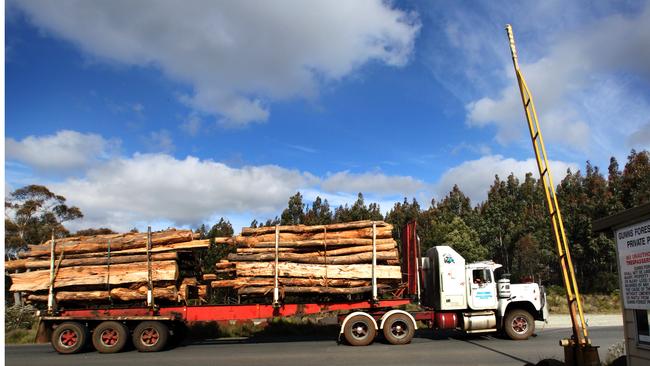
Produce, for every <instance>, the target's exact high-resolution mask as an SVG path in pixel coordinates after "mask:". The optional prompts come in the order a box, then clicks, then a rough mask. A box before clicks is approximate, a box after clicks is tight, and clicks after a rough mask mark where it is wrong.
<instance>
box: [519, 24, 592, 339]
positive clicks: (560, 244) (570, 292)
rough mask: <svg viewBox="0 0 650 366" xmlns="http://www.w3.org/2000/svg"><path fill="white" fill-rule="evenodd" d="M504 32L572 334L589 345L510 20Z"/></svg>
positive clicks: (540, 136)
mask: <svg viewBox="0 0 650 366" xmlns="http://www.w3.org/2000/svg"><path fill="white" fill-rule="evenodd" d="M506 32H507V33H508V40H509V41H510V52H511V53H512V63H513V64H514V67H515V74H516V75H517V83H518V84H519V91H520V92H521V101H522V103H523V104H524V112H525V113H526V120H527V121H528V130H529V131H530V138H531V141H532V143H533V150H535V159H536V160H537V168H538V169H539V176H540V180H541V181H542V183H543V185H544V193H545V196H546V206H547V207H548V211H549V214H550V216H551V223H552V227H553V234H554V237H555V243H556V244H557V252H558V255H559V258H560V266H561V268H562V278H563V280H564V287H565V288H566V296H567V301H568V304H569V312H570V314H571V323H572V325H573V337H574V340H575V342H577V344H578V345H580V346H585V345H589V344H590V341H589V334H588V331H587V325H586V323H585V316H584V313H583V312H582V301H581V300H580V292H579V291H578V282H577V281H576V277H575V271H574V270H573V262H572V261H571V253H570V252H569V241H568V240H567V238H566V233H565V231H564V224H563V223H562V214H561V213H560V205H559V204H558V201H557V197H556V195H555V185H554V184H553V177H552V175H551V170H550V166H549V164H548V158H547V156H546V148H545V147H544V139H543V138H542V131H541V130H540V128H539V122H538V120H537V112H536V111H535V103H533V96H532V94H531V93H530V90H529V89H528V86H527V85H526V81H525V80H524V76H523V75H522V73H521V70H520V69H519V62H518V60H517V49H516V48H515V38H514V35H513V33H512V27H511V26H510V24H508V25H506Z"/></svg>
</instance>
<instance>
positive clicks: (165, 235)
mask: <svg viewBox="0 0 650 366" xmlns="http://www.w3.org/2000/svg"><path fill="white" fill-rule="evenodd" d="M193 238H194V235H193V233H192V231H191V230H167V231H161V232H155V233H152V234H151V244H152V247H157V246H161V245H167V244H174V243H181V242H188V241H192V240H193ZM109 240H110V242H111V251H120V250H126V249H135V248H146V245H147V234H146V233H126V234H110V235H96V236H78V237H70V238H63V239H57V240H56V241H55V248H54V251H55V253H56V254H60V253H61V251H64V252H65V253H69V254H78V253H91V252H104V253H105V252H107V250H108V241H109ZM29 249H30V250H29V251H28V252H26V253H22V254H23V256H24V257H37V256H44V255H47V256H49V255H50V248H49V243H43V244H42V245H33V246H30V247H29Z"/></svg>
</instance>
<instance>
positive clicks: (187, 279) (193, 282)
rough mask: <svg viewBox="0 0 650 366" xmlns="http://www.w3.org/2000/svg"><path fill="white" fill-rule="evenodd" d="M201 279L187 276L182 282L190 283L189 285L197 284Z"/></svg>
mask: <svg viewBox="0 0 650 366" xmlns="http://www.w3.org/2000/svg"><path fill="white" fill-rule="evenodd" d="M198 283H199V281H197V280H196V277H186V278H183V281H182V282H181V284H184V285H188V286H196V285H198Z"/></svg>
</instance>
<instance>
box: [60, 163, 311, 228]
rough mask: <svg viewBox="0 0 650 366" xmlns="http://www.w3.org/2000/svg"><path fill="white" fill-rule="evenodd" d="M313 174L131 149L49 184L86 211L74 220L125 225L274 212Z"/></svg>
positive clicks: (83, 223)
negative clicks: (126, 154)
mask: <svg viewBox="0 0 650 366" xmlns="http://www.w3.org/2000/svg"><path fill="white" fill-rule="evenodd" d="M313 179H314V178H313V177H312V176H311V175H310V174H308V173H301V172H299V171H296V170H289V169H284V168H281V167H278V166H273V165H266V166H250V167H243V168H240V169H235V168H231V167H229V166H227V165H225V164H222V163H217V162H214V161H210V160H200V159H197V158H195V157H187V158H185V159H183V160H179V159H175V158H173V157H171V156H169V155H165V154H136V155H134V156H133V157H132V158H119V159H115V160H112V161H110V162H107V163H106V164H102V165H99V166H96V167H93V168H91V169H90V170H88V172H87V174H86V175H85V176H84V177H83V178H71V179H68V180H66V181H64V182H62V183H57V184H54V185H52V187H51V188H52V190H53V191H54V192H57V193H58V194H62V195H63V196H65V197H66V198H67V199H68V202H69V203H70V204H72V205H76V206H78V207H80V208H81V209H82V211H83V212H84V214H85V215H86V217H85V218H84V219H83V220H82V221H81V222H79V223H75V225H79V226H80V227H87V226H106V225H108V226H111V227H113V228H115V229H119V230H128V229H129V228H131V227H133V226H134V225H141V224H142V223H151V222H161V221H162V222H170V223H172V224H174V225H187V224H197V223H200V222H203V220H206V219H208V218H209V217H213V216H215V215H224V216H227V215H228V214H230V213H253V214H255V213H259V214H268V213H270V212H276V211H277V210H278V209H279V208H280V207H282V206H283V205H284V204H286V200H287V199H288V197H289V196H291V195H292V194H294V193H295V191H296V190H298V189H300V188H301V187H305V186H308V185H309V184H311V183H312V182H313Z"/></svg>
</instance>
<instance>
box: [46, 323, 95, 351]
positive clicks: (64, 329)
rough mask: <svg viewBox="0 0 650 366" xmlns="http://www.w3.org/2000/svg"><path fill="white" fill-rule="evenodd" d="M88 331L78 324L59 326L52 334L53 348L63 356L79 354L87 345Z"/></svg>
mask: <svg viewBox="0 0 650 366" xmlns="http://www.w3.org/2000/svg"><path fill="white" fill-rule="evenodd" d="M87 340H88V329H87V328H86V326H85V325H83V324H81V323H77V322H65V323H61V324H59V325H58V326H57V327H56V329H54V332H52V339H51V341H52V347H54V349H55V350H56V351H57V352H59V353H62V354H71V353H77V352H79V351H80V350H81V349H83V348H84V346H85V345H86V341H87Z"/></svg>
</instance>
